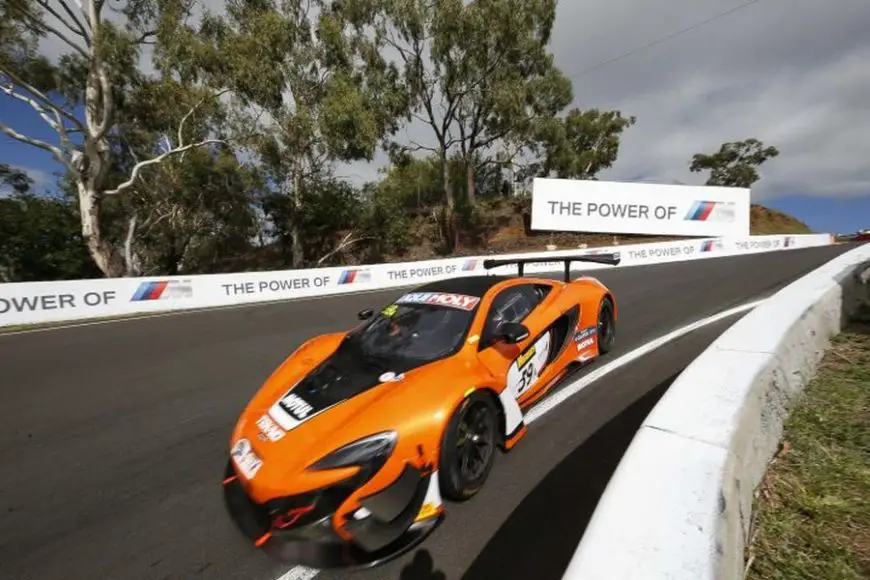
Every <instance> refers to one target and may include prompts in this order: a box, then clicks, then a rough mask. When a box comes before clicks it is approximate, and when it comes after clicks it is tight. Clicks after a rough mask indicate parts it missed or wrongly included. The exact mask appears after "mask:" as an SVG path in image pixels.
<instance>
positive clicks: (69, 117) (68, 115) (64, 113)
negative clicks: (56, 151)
mask: <svg viewBox="0 0 870 580" xmlns="http://www.w3.org/2000/svg"><path fill="white" fill-rule="evenodd" d="M0 73H2V74H4V75H6V76H7V77H9V78H10V79H12V83H13V84H16V85H18V86H20V87H21V88H23V89H24V90H26V91H27V92H29V93H30V94H32V95H34V96H35V97H36V98H38V99H39V100H40V101H41V102H42V105H43V106H45V107H47V108H49V109H52V110H53V111H54V112H55V113H57V114H59V115H61V116H62V117H64V118H65V119H67V120H68V121H70V122H71V123H72V124H73V125H75V127H76V129H77V130H79V131H81V132H84V131H85V127H84V125H82V123H81V121H79V120H78V119H77V118H76V117H75V116H74V115H72V114H71V113H69V112H68V111H65V110H64V109H63V108H61V107H60V106H58V105H56V104H54V102H52V100H51V99H49V98H48V96H46V95H45V93H43V92H42V91H40V90H39V89H37V88H36V87H34V86H33V85H31V84H30V83H27V82H24V80H23V79H22V78H21V77H20V76H18V75H17V74H15V73H14V72H12V71H9V70H6V69H0Z"/></svg>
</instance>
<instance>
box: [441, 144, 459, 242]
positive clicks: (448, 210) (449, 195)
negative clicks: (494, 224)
mask: <svg viewBox="0 0 870 580" xmlns="http://www.w3.org/2000/svg"><path fill="white" fill-rule="evenodd" d="M440 156H441V185H442V186H443V187H444V202H445V205H444V242H445V244H446V246H447V250H448V251H453V250H455V249H456V248H457V246H459V229H458V228H457V227H456V225H457V224H456V209H455V207H454V205H455V204H454V201H453V183H452V180H451V179H450V164H449V163H448V160H447V151H446V150H444V149H443V148H442V149H441V152H440Z"/></svg>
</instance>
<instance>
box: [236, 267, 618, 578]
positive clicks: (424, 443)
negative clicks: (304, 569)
mask: <svg viewBox="0 0 870 580" xmlns="http://www.w3.org/2000/svg"><path fill="white" fill-rule="evenodd" d="M552 261H553V258H546V259H545V258H540V259H525V258H524V259H516V260H485V262H484V267H485V268H486V269H487V270H489V269H492V268H494V267H497V266H503V265H508V264H516V265H517V266H518V273H519V276H496V275H481V276H469V277H461V278H455V279H450V280H442V281H438V282H432V283H430V284H426V285H424V286H422V287H419V288H417V289H415V290H414V291H411V292H408V293H406V294H404V295H403V296H401V297H400V298H398V299H397V300H395V302H393V303H392V304H389V305H387V306H386V307H384V308H383V309H382V310H381V311H380V312H379V313H378V314H376V315H375V313H374V312H373V311H372V310H363V311H362V312H360V313H359V318H360V319H361V320H362V321H363V322H361V323H360V324H359V325H358V326H357V327H356V328H354V329H352V330H350V331H349V332H338V333H334V334H327V335H323V336H318V337H315V338H312V339H310V340H309V341H308V342H306V343H304V344H303V345H301V346H300V347H299V348H298V349H297V350H296V351H295V352H294V353H293V354H291V355H290V356H289V357H288V358H287V359H286V360H285V361H284V362H283V363H282V364H281V366H279V367H278V368H277V370H275V372H274V373H273V374H272V375H271V376H270V377H269V378H268V379H267V381H266V382H265V384H264V385H263V386H262V387H261V388H260V390H259V391H258V392H257V393H256V395H255V396H254V397H253V399H252V400H251V401H250V403H249V404H248V406H247V408H246V409H245V410H244V412H243V413H242V416H241V418H240V419H239V421H238V423H237V425H236V427H235V429H234V430H233V432H232V437H231V440H230V445H229V459H228V462H227V468H226V474H225V478H224V481H223V489H224V499H225V503H226V506H227V508H228V510H229V512H230V514H231V516H232V518H233V520H234V521H235V522H236V524H237V525H238V527H239V528H241V530H242V531H243V532H244V533H245V534H246V535H247V536H248V537H249V538H250V539H251V541H252V542H253V543H254V544H255V545H256V546H258V547H261V548H263V549H264V550H265V551H266V552H267V553H270V554H271V555H273V556H276V557H278V558H280V559H282V560H285V561H293V562H295V563H299V564H303V565H307V566H313V567H319V568H332V567H357V566H372V565H376V564H378V563H381V562H383V561H386V560H388V559H390V558H393V557H395V556H397V555H399V554H402V553H404V552H406V551H408V550H409V549H411V548H413V547H414V546H415V545H417V544H418V543H419V542H421V541H422V540H423V539H424V538H425V537H426V535H428V533H429V532H431V531H432V530H433V529H434V528H435V527H436V526H437V525H438V524H439V523H440V521H441V519H442V518H443V516H444V505H443V500H442V498H444V499H447V500H452V501H462V500H467V499H469V498H471V497H472V496H474V495H475V494H476V493H477V492H478V491H479V490H480V489H481V487H482V486H483V484H484V481H485V480H486V478H487V476H488V474H489V472H490V469H491V468H492V466H493V461H494V459H495V455H496V452H497V449H498V448H499V447H500V448H501V449H502V450H504V451H507V450H509V449H510V448H511V447H513V446H514V445H515V444H516V442H517V441H518V440H519V439H520V438H521V437H522V436H523V435H524V434H525V431H526V426H525V423H524V413H525V412H526V411H527V410H528V409H529V407H530V406H531V405H532V404H533V403H534V402H535V401H537V400H538V399H540V398H541V397H542V396H543V395H544V394H545V393H547V391H549V390H550V389H551V387H553V385H554V384H556V383H557V381H559V379H560V378H562V377H563V376H564V375H565V374H566V372H567V371H568V370H569V369H570V368H571V367H572V366H573V365H575V364H578V363H583V362H587V361H590V360H592V359H594V358H595V357H597V356H598V355H600V354H603V353H606V352H607V351H608V350H610V348H611V347H612V346H613V341H614V338H615V334H614V332H615V328H616V320H617V308H616V300H615V299H614V296H613V294H612V293H611V292H610V291H609V289H608V288H607V287H606V286H605V285H604V284H602V283H601V282H600V281H598V280H597V279H595V278H593V277H585V276H581V277H579V278H577V279H575V280H573V281H572V280H571V279H570V276H569V272H570V264H571V262H596V263H603V264H611V265H616V264H618V263H619V256H618V254H598V255H595V254H591V255H580V256H571V257H567V258H558V259H557V260H556V261H558V262H563V263H564V266H565V280H564V281H560V280H552V279H548V278H544V277H540V278H537V277H523V265H524V264H527V263H531V262H552Z"/></svg>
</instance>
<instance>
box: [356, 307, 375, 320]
mask: <svg viewBox="0 0 870 580" xmlns="http://www.w3.org/2000/svg"><path fill="white" fill-rule="evenodd" d="M374 313H375V311H374V310H372V309H371V308H366V309H365V310H360V311H359V313H357V315H356V317H357V318H359V319H360V320H368V319H369V318H371V317H372V315H374Z"/></svg>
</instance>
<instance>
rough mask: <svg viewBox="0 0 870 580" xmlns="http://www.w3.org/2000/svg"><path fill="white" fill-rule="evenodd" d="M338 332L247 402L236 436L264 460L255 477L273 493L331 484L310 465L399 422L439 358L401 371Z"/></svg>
mask: <svg viewBox="0 0 870 580" xmlns="http://www.w3.org/2000/svg"><path fill="white" fill-rule="evenodd" d="M342 338H343V335H330V336H327V337H323V338H322V339H320V340H318V341H316V342H315V343H313V344H310V345H308V346H306V347H304V348H302V349H300V351H297V352H296V353H294V354H293V355H292V356H291V357H290V358H288V359H287V361H285V363H284V364H283V365H282V366H281V367H279V368H278V369H277V370H276V371H275V373H274V374H273V375H272V376H271V377H270V378H269V379H268V380H267V382H266V383H265V384H264V385H263V387H262V389H261V390H260V392H259V393H258V394H257V395H256V396H255V397H254V399H253V400H252V401H251V403H250V404H249V405H248V408H247V409H246V411H245V413H244V416H243V419H242V421H240V424H239V425H238V427H237V430H236V436H244V437H246V438H248V439H249V440H250V441H251V444H252V447H253V448H254V451H255V453H256V454H257V455H258V456H259V457H260V458H261V459H262V460H263V464H262V466H261V468H260V470H259V472H258V473H257V475H256V477H255V480H256V482H252V485H253V487H254V488H256V491H257V493H255V494H254V495H257V496H261V497H263V498H265V497H267V496H275V495H283V494H290V493H298V492H302V491H305V490H306V489H310V488H311V487H316V486H317V484H321V485H322V484H323V483H324V482H323V481H322V475H321V476H320V477H319V479H318V474H311V472H307V471H306V468H307V467H308V466H310V465H311V464H312V463H314V462H316V461H317V460H319V459H321V458H322V457H324V456H326V455H327V454H329V453H330V452H332V451H334V450H336V449H338V448H339V447H341V446H343V445H346V444H348V443H351V442H353V441H354V440H356V439H359V438H362V437H365V436H368V435H373V434H374V433H377V432H378V431H382V430H386V429H392V428H395V427H396V424H397V423H398V422H399V421H401V419H402V418H403V417H405V416H407V413H408V410H409V409H410V408H413V406H412V405H413V403H412V402H411V400H409V399H408V397H412V398H413V393H414V392H415V389H416V388H422V387H421V385H420V383H421V382H422V381H425V380H426V376H429V374H430V373H429V371H430V370H431V369H432V368H433V366H435V365H437V364H438V363H437V362H436V363H430V364H428V365H424V366H417V367H416V368H410V367H408V366H405V367H396V368H395V370H393V369H389V368H387V367H385V366H382V365H378V364H376V363H375V362H374V361H371V360H368V359H364V358H363V357H360V356H358V355H357V354H356V353H354V352H353V351H351V350H349V349H345V348H341V347H340V345H341V343H342Z"/></svg>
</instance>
